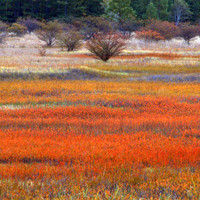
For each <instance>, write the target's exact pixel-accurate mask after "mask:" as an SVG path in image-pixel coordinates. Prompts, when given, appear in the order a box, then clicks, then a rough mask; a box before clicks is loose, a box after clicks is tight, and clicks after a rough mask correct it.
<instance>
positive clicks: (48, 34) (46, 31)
mask: <svg viewBox="0 0 200 200" xmlns="http://www.w3.org/2000/svg"><path fill="white" fill-rule="evenodd" d="M61 32H62V27H61V25H60V24H59V23H58V22H57V21H54V22H48V23H46V24H43V25H42V28H41V29H40V30H38V31H37V32H36V34H37V36H38V38H39V39H40V40H42V41H44V42H45V43H46V45H47V46H53V45H54V44H55V41H56V36H57V34H58V33H61Z"/></svg>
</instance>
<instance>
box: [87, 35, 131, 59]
mask: <svg viewBox="0 0 200 200" xmlns="http://www.w3.org/2000/svg"><path fill="white" fill-rule="evenodd" d="M126 40H127V37H126V36H124V35H122V34H119V33H107V34H105V33H98V34H95V35H94V37H93V38H92V39H90V40H89V41H88V42H87V44H86V47H87V49H88V50H89V51H90V52H91V53H92V54H94V55H95V56H96V58H98V59H101V60H103V61H104V62H107V61H108V60H109V59H110V58H111V57H113V56H117V55H119V54H120V53H122V51H123V50H124V49H125V47H126Z"/></svg>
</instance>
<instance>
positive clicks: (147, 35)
mask: <svg viewBox="0 0 200 200" xmlns="http://www.w3.org/2000/svg"><path fill="white" fill-rule="evenodd" d="M136 38H138V39H144V40H146V41H149V42H152V41H159V40H165V38H164V37H163V36H162V35H161V34H160V33H158V32H156V31H152V30H148V31H145V30H143V31H137V32H136Z"/></svg>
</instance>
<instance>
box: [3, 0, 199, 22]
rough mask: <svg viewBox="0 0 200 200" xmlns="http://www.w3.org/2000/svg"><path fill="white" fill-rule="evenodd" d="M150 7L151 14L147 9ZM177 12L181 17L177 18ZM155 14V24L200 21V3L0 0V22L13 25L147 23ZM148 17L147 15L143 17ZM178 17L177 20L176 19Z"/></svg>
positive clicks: (172, 0) (187, 0)
mask: <svg viewBox="0 0 200 200" xmlns="http://www.w3.org/2000/svg"><path fill="white" fill-rule="evenodd" d="M148 7H150V8H151V7H154V8H153V10H154V13H151V12H150V8H149V10H148V12H147V8H148ZM180 7H182V8H181V9H182V10H181V15H178V14H179V13H178V12H179V11H180ZM155 11H156V13H157V14H156V18H158V19H159V20H171V21H177V17H178V20H180V21H186V20H187V21H192V22H198V21H200V1H197V0H196V1H194V0H151V1H149V0H123V1H122V0H1V1H0V20H2V21H7V22H15V21H16V20H17V19H18V18H27V17H31V18H35V19H40V20H41V19H45V20H54V19H58V18H60V19H64V20H69V19H71V18H83V17H87V16H108V14H113V16H115V17H117V18H118V19H120V18H122V19H124V18H129V17H130V16H135V17H137V19H147V18H149V17H151V16H148V15H151V14H153V17H154V18H155V16H154V14H155ZM147 14H148V15H147ZM179 17H180V19H179Z"/></svg>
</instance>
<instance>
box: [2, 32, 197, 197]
mask: <svg viewBox="0 0 200 200" xmlns="http://www.w3.org/2000/svg"><path fill="white" fill-rule="evenodd" d="M34 40H36V38H35V37H34V35H32V36H30V35H26V36H25V38H20V39H19V38H18V39H17V38H14V37H13V38H10V40H9V41H7V43H6V44H5V45H3V46H2V47H1V49H0V177H1V179H0V199H1V200H28V199H30V200H42V199H48V200H68V199H69V200H70V199H71V200H75V199H76V200H78V199H79V200H81V199H88V200H90V199H91V200H92V199H94V200H101V199H103V200H104V199H105V200H121V199H122V200H129V199H130V200H133V199H160V200H161V199H163V200H165V199H168V200H169V199H181V200H182V199H194V200H199V199H200V49H199V43H197V44H191V45H190V46H188V45H186V44H182V42H180V41H176V42H177V45H176V44H175V42H171V43H170V42H162V41H161V42H160V43H159V42H158V43H151V44H148V45H147V44H146V46H145V45H144V44H142V45H141V44H140V42H138V41H137V44H134V42H133V43H130V44H129V46H128V47H127V49H126V50H124V52H123V54H121V55H120V56H116V57H114V58H112V59H111V60H109V61H108V62H107V63H104V62H102V61H100V60H97V59H95V58H94V57H93V56H92V55H91V54H90V53H89V52H88V51H87V50H85V49H81V50H79V51H75V52H72V53H68V52H65V51H62V50H60V49H59V48H54V47H52V48H48V49H47V54H46V56H44V57H42V56H40V55H38V49H37V46H38V44H39V42H38V41H34ZM37 42H38V43H37ZM34 45H35V46H34Z"/></svg>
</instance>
